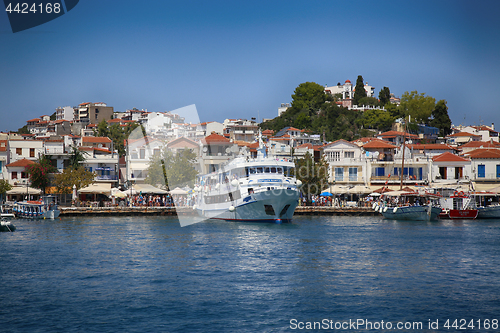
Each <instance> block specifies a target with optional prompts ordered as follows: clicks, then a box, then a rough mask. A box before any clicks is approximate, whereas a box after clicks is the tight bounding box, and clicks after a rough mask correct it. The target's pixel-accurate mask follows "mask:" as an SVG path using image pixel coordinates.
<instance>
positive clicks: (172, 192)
mask: <svg viewBox="0 0 500 333" xmlns="http://www.w3.org/2000/svg"><path fill="white" fill-rule="evenodd" d="M170 194H176V195H183V194H187V191H184V190H183V189H181V188H180V187H176V188H174V189H173V190H172V191H170Z"/></svg>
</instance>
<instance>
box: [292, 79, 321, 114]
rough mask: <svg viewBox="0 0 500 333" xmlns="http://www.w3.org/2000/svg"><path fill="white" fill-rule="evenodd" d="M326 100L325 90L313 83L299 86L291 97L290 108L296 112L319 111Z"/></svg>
mask: <svg viewBox="0 0 500 333" xmlns="http://www.w3.org/2000/svg"><path fill="white" fill-rule="evenodd" d="M326 99H327V94H326V93H325V88H324V87H323V86H322V85H320V84H317V83H315V82H305V83H301V84H299V86H298V87H297V88H295V91H294V93H293V95H292V106H291V108H292V109H294V110H295V111H296V112H300V111H302V110H308V111H309V110H319V109H320V108H321V107H322V106H323V104H324V103H325V101H326Z"/></svg>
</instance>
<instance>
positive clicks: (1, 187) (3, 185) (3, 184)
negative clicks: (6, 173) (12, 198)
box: [0, 179, 12, 202]
mask: <svg viewBox="0 0 500 333" xmlns="http://www.w3.org/2000/svg"><path fill="white" fill-rule="evenodd" d="M10 190H12V185H10V184H9V182H8V181H6V180H5V179H0V202H2V201H3V197H4V196H5V194H6V193H7V191H10Z"/></svg>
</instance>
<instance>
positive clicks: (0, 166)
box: [0, 162, 500, 178]
mask: <svg viewBox="0 0 500 333" xmlns="http://www.w3.org/2000/svg"><path fill="white" fill-rule="evenodd" d="M0 170H2V162H0ZM497 178H500V164H497Z"/></svg>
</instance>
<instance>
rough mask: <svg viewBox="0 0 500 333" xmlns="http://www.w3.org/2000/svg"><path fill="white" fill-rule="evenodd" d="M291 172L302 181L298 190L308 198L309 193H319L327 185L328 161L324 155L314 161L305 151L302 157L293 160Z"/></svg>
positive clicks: (309, 196)
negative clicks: (293, 165)
mask: <svg viewBox="0 0 500 333" xmlns="http://www.w3.org/2000/svg"><path fill="white" fill-rule="evenodd" d="M293 174H294V175H295V177H297V179H299V180H300V181H301V182H302V187H301V188H300V190H301V192H302V194H303V195H305V196H307V197H308V198H309V199H310V198H311V195H319V194H320V193H321V192H322V191H323V190H324V189H326V188H327V187H328V162H327V161H326V159H325V158H324V156H323V157H322V158H321V159H320V160H319V161H318V162H315V161H314V159H313V157H312V156H311V154H309V152H307V153H306V154H305V155H304V157H303V158H300V159H297V160H296V161H295V168H294V169H293Z"/></svg>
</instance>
